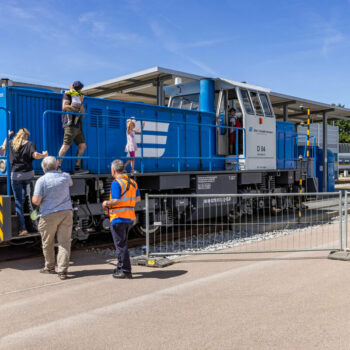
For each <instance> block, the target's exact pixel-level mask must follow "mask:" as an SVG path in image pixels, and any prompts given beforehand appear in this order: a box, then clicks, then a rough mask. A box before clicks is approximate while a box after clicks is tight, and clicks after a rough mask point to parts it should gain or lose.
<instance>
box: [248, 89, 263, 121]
mask: <svg viewBox="0 0 350 350" xmlns="http://www.w3.org/2000/svg"><path fill="white" fill-rule="evenodd" d="M250 97H251V98H252V102H253V105H254V109H255V113H256V115H260V116H263V115H264V112H263V109H262V107H261V104H260V101H259V97H258V94H257V93H256V92H254V91H250Z"/></svg>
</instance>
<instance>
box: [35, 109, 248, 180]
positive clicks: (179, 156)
mask: <svg viewBox="0 0 350 350" xmlns="http://www.w3.org/2000/svg"><path fill="white" fill-rule="evenodd" d="M49 114H54V115H62V114H71V115H81V116H88V117H90V116H91V114H90V113H74V112H65V111H64V112H62V111H56V110H46V111H45V112H44V113H43V120H42V129H43V148H44V150H46V149H47V132H46V119H47V116H48V115H49ZM94 117H96V116H95V115H94ZM98 117H99V118H111V117H113V118H115V116H110V115H103V114H102V115H99V116H98ZM130 117H131V116H119V117H118V118H121V119H129V118H130ZM138 121H140V122H141V123H142V122H153V123H154V122H160V123H169V124H175V125H176V126H177V131H176V133H177V156H162V157H161V159H166V160H176V161H177V171H178V172H181V161H182V160H207V161H209V170H210V171H211V170H212V162H213V161H215V160H224V159H225V158H224V157H222V156H221V157H218V156H212V154H213V152H212V137H211V136H210V137H209V140H208V149H209V152H208V154H209V156H208V157H194V156H193V157H188V156H186V157H184V156H181V149H180V144H181V140H180V126H181V125H184V126H186V125H191V126H196V127H201V128H202V127H208V128H209V130H210V128H215V129H216V128H218V126H217V125H213V124H203V123H193V122H182V121H174V120H163V119H162V120H160V121H155V120H154V119H147V118H142V119H141V118H139V119H138ZM220 128H225V129H232V128H233V127H232V126H220ZM234 129H235V130H237V137H236V156H232V157H226V159H234V160H237V164H236V169H237V170H238V159H242V160H244V159H246V131H245V129H244V128H238V127H234ZM239 131H241V132H242V133H243V150H244V152H243V155H241V156H240V155H239V154H238V132H239ZM143 136H144V131H143V128H142V127H141V157H134V158H133V159H139V160H140V162H141V173H143V172H144V160H145V158H146V159H158V157H148V156H147V157H144V147H143V146H144V143H143ZM96 139H97V156H83V157H78V156H65V157H58V158H62V159H96V160H97V165H98V171H97V173H98V174H100V169H101V167H100V161H101V160H107V159H115V157H102V156H100V150H99V133H98V128H96ZM214 139H215V138H214ZM119 158H121V159H132V158H131V157H125V156H123V157H119Z"/></svg>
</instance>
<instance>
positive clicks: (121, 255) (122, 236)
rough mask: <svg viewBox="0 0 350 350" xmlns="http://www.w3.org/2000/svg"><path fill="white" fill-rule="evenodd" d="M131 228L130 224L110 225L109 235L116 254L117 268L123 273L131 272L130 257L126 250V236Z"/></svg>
mask: <svg viewBox="0 0 350 350" xmlns="http://www.w3.org/2000/svg"><path fill="white" fill-rule="evenodd" d="M131 227H132V223H131V222H120V223H117V224H114V225H113V226H112V225H111V233H112V237H113V241H114V245H115V250H116V253H117V259H118V264H117V268H118V269H119V270H121V271H123V272H126V273H130V272H131V264H130V256H129V250H128V234H129V231H130V229H131Z"/></svg>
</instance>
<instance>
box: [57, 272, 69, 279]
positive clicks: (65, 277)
mask: <svg viewBox="0 0 350 350" xmlns="http://www.w3.org/2000/svg"><path fill="white" fill-rule="evenodd" d="M58 278H59V279H60V280H62V281H63V280H65V279H67V274H66V273H65V272H59V273H58Z"/></svg>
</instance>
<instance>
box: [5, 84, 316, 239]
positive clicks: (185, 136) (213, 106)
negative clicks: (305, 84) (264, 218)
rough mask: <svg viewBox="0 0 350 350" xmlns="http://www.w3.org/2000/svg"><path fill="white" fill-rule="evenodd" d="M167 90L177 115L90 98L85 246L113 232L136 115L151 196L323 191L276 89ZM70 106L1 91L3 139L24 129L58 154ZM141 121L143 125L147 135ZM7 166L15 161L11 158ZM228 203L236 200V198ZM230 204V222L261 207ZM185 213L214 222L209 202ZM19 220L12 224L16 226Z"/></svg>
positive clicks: (81, 178) (10, 231) (82, 223)
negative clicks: (114, 181)
mask: <svg viewBox="0 0 350 350" xmlns="http://www.w3.org/2000/svg"><path fill="white" fill-rule="evenodd" d="M166 92H167V94H168V95H169V96H170V100H169V106H168V107H162V106H155V105H147V104H144V103H130V102H124V101H116V100H109V99H100V98H93V97H86V98H85V99H84V106H85V110H86V115H85V116H84V117H83V124H82V125H83V126H82V127H83V131H84V134H85V138H86V142H87V145H88V149H87V152H86V154H85V157H84V158H83V167H84V168H86V169H87V170H89V174H86V175H73V180H74V186H73V187H72V190H71V196H72V201H73V206H74V208H75V225H74V235H75V237H76V238H78V239H85V238H87V236H88V235H89V234H90V233H92V232H100V231H101V230H108V227H109V222H108V218H106V217H105V214H104V211H103V209H102V207H101V205H100V203H101V202H102V201H103V200H104V199H106V198H107V197H108V191H109V187H110V183H111V177H110V163H111V161H112V160H113V159H116V158H122V159H124V160H126V159H127V157H126V153H125V152H124V149H125V144H126V122H127V119H128V118H130V117H131V116H133V117H135V118H136V120H137V123H136V129H140V130H141V134H139V135H137V137H138V139H137V142H138V150H137V152H136V169H137V170H138V171H139V173H138V174H136V175H134V176H135V177H136V180H137V182H138V183H139V186H140V189H141V194H142V195H144V194H145V193H146V192H147V193H173V194H176V193H182V194H187V193H188V194H190V193H197V194H208V193H215V194H224V193H227V194H233V193H264V192H265V193H266V192H269V193H281V192H296V191H298V190H300V189H302V190H303V191H309V192H316V191H317V186H318V185H317V182H318V179H317V177H316V172H315V166H316V165H315V160H316V157H315V154H316V152H315V149H314V147H313V144H314V141H313V140H311V142H310V143H309V146H308V148H309V152H308V154H309V157H307V158H306V152H307V150H306V146H305V147H300V146H299V147H298V139H300V138H306V137H307V136H306V135H300V134H297V133H296V132H295V125H294V124H293V123H288V122H280V121H276V118H275V115H274V111H273V108H272V105H271V102H270V98H269V90H267V89H264V88H261V87H258V86H254V85H249V84H244V83H237V82H232V81H229V80H224V79H215V80H212V79H203V80H201V81H196V82H190V83H183V84H177V85H174V86H170V87H167V88H166ZM61 101H62V94H59V93H54V92H51V91H49V90H44V89H33V88H22V87H3V88H1V89H0V125H1V128H0V140H2V139H4V138H5V137H6V133H7V130H8V129H11V130H15V131H17V130H18V129H19V128H22V127H25V128H27V129H28V130H29V131H30V132H31V137H30V139H31V140H32V141H33V142H34V143H35V144H36V146H37V148H38V150H40V151H42V150H47V151H48V152H49V154H51V155H57V153H58V150H59V148H60V146H61V142H62V139H63V129H62V126H61ZM229 108H234V109H235V110H236V112H237V115H238V116H239V117H240V118H241V121H242V127H232V126H229V114H228V110H229ZM142 121H144V122H145V123H144V127H141V125H142V124H141V122H142ZM230 132H234V133H235V147H234V151H233V152H232V150H231V153H230V147H229V134H230ZM304 144H305V145H306V143H304ZM70 152H71V153H70V154H67V155H66V159H64V162H63V167H62V168H63V170H64V171H72V170H73V169H74V160H75V156H74V155H75V153H76V149H75V148H74V146H73V147H72V148H71V150H70ZM300 156H301V157H300ZM301 158H302V159H301ZM1 161H5V162H6V157H3V158H2V160H1ZM4 168H5V167H3V170H2V173H1V174H0V195H2V196H3V197H0V198H2V204H3V211H4V212H6V213H7V214H6V215H7V216H6V220H7V223H6V225H5V224H4V228H3V231H5V232H4V233H3V237H0V241H1V240H2V241H8V240H11V239H12V238H13V237H15V236H16V235H17V229H16V220H15V217H14V215H12V214H13V211H12V209H11V197H8V196H6V195H10V194H11V193H10V192H9V191H10V188H9V186H8V183H9V169H4ZM34 168H35V171H36V174H37V175H38V176H39V175H40V174H41V167H40V162H39V161H35V162H34ZM300 179H301V180H302V184H303V185H302V188H300ZM223 200H224V198H223ZM229 200H230V201H233V199H232V198H231V199H229ZM0 204H1V203H0ZM228 204H231V205H227V206H225V208H227V211H228V212H227V215H229V214H231V215H235V216H239V215H249V214H251V213H252V212H253V209H254V208H253V207H254V205H257V204H255V203H254V202H253V201H250V202H249V203H242V201H235V202H232V203H228ZM171 205H174V204H173V203H172V204H171ZM260 205H261V204H260ZM269 205H271V204H269ZM288 205H289V204H286V203H283V198H282V199H281V200H279V201H276V202H275V203H273V206H274V208H275V209H279V208H282V209H283V208H286V207H288ZM166 206H167V204H166V203H165V204H164V203H153V205H152V208H154V209H153V212H152V217H151V221H160V220H163V219H162V218H163V217H165V216H164V215H162V214H163V213H164V212H165V211H166ZM181 206H182V208H183V209H181V210H182V211H191V213H194V215H195V214H197V216H198V215H201V216H203V215H204V216H206V215H210V214H208V213H203V211H201V203H200V202H198V203H187V204H186V205H185V204H184V203H182V204H181ZM0 209H1V208H0ZM179 210H180V209H179ZM136 212H137V218H138V219H137V222H136V224H135V229H136V230H138V231H139V232H141V233H142V232H144V227H145V217H144V203H143V202H141V203H140V204H139V206H138V207H137V209H136ZM199 213H201V214H199ZM11 216H12V220H9V217H11ZM28 220H29V218H28ZM151 224H152V222H151ZM170 224H171V223H170ZM5 226H6V227H5Z"/></svg>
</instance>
